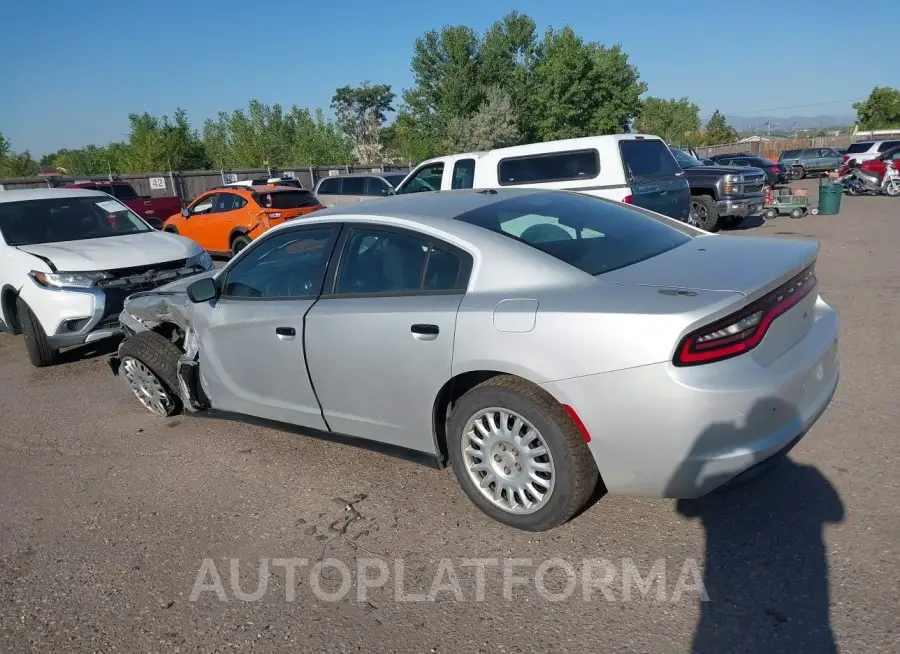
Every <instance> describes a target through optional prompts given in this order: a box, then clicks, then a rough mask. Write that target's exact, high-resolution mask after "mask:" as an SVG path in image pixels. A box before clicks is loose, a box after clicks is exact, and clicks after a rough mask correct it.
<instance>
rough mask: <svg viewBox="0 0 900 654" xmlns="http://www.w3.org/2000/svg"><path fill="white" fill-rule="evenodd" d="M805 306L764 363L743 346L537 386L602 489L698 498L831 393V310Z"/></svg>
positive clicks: (735, 475)
mask: <svg viewBox="0 0 900 654" xmlns="http://www.w3.org/2000/svg"><path fill="white" fill-rule="evenodd" d="M814 311H815V319H814V322H813V324H812V326H811V327H810V330H809V332H808V333H807V334H806V335H805V336H804V337H803V338H802V339H801V340H800V341H799V342H798V343H796V344H795V345H794V346H793V347H791V348H790V349H789V350H788V351H787V352H785V353H784V354H782V355H781V356H780V357H779V358H778V359H776V360H775V361H773V362H771V363H769V364H768V365H762V364H761V363H760V362H759V361H758V360H757V359H756V357H754V355H753V354H752V353H751V354H749V355H744V356H741V357H735V358H734V359H730V360H728V361H722V362H720V363H715V364H710V365H707V366H696V367H693V368H675V367H674V366H672V365H671V364H669V363H659V364H655V365H650V366H641V367H637V368H631V369H627V370H620V371H616V372H611V373H605V374H600V375H590V376H587V377H579V378H574V379H568V380H560V381H555V382H547V383H545V384H542V386H543V387H544V388H545V389H546V390H547V391H548V392H549V393H551V394H552V395H553V396H554V397H556V398H557V400H559V401H560V402H561V403H564V404H568V405H569V406H571V407H573V408H574V409H575V411H576V412H577V413H578V415H579V417H580V418H581V419H582V421H583V422H584V424H585V426H586V428H587V431H588V433H589V434H590V436H591V440H590V442H589V443H588V447H589V448H590V450H591V453H592V454H593V456H594V459H595V461H596V463H597V467H598V469H599V471H600V474H601V476H602V478H603V481H604V484H605V485H606V488H607V489H608V490H609V491H610V492H612V493H620V494H626V495H638V496H647V497H671V498H678V499H693V498H697V497H701V496H703V495H706V494H708V493H710V492H712V491H714V490H716V489H718V488H720V487H723V486H724V485H725V484H730V483H733V484H737V483H740V481H742V480H744V479H746V477H748V476H752V475H753V474H754V473H752V472H747V471H751V470H756V471H757V472H759V471H762V470H763V469H765V467H766V466H767V465H772V464H774V463H776V462H777V460H778V459H777V458H773V457H780V456H782V455H784V454H786V453H787V452H788V451H789V449H790V448H791V447H793V446H794V445H795V444H796V443H797V442H798V441H799V440H800V439H801V438H802V437H803V436H804V435H805V434H806V433H807V432H808V431H809V430H810V428H811V427H812V426H813V425H814V424H815V422H816V421H817V420H818V419H819V417H820V416H821V415H822V413H823V412H824V411H825V409H826V408H827V406H828V405H829V403H830V402H831V398H832V397H833V396H834V393H835V391H836V389H837V386H838V379H839V376H840V373H839V366H838V359H837V334H838V316H837V312H836V311H835V310H834V309H832V308H831V307H829V306H828V305H827V304H826V303H825V302H824V301H822V300H821V299H818V300H817V301H816V305H815V309H814ZM763 342H764V343H765V339H764V341H763ZM761 347H762V346H761ZM732 480H734V481H732Z"/></svg>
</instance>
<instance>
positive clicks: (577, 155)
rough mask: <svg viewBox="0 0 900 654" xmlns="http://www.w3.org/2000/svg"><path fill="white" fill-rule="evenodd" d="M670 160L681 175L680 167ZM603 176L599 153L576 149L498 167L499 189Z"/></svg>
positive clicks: (513, 159) (506, 162) (513, 160)
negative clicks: (517, 185)
mask: <svg viewBox="0 0 900 654" xmlns="http://www.w3.org/2000/svg"><path fill="white" fill-rule="evenodd" d="M666 152H667V153H668V154H669V158H670V159H671V160H672V163H673V164H674V165H675V167H676V169H677V170H678V171H679V172H680V171H681V168H679V167H678V164H677V163H676V162H675V159H673V158H672V154H671V153H669V150H668V148H666ZM599 174H600V155H599V154H598V153H597V151H596V150H573V151H570V152H551V153H547V154H538V155H529V156H525V157H509V158H507V159H501V160H500V163H499V164H497V177H498V181H499V182H500V186H515V185H516V184H538V183H541V182H563V181H570V180H576V179H594V178H595V177H596V176H597V175H599Z"/></svg>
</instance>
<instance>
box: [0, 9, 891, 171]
mask: <svg viewBox="0 0 900 654" xmlns="http://www.w3.org/2000/svg"><path fill="white" fill-rule="evenodd" d="M251 7H252V8H251ZM513 8H515V9H517V10H518V11H520V12H522V13H526V14H528V15H530V16H531V17H532V18H533V19H534V20H535V21H536V22H537V24H538V30H539V31H540V32H543V30H544V29H545V28H546V27H548V26H551V25H552V26H554V27H562V26H563V25H565V24H567V23H568V24H570V25H571V26H572V27H573V28H574V29H575V31H576V32H577V33H578V34H579V35H581V36H582V37H584V38H585V39H587V40H594V41H600V42H602V43H606V44H612V43H615V42H621V43H622V45H623V47H624V49H625V51H626V52H627V53H628V54H629V55H630V58H631V61H632V63H634V64H635V65H637V67H638V68H639V70H640V74H641V78H642V79H643V80H644V81H645V82H646V83H647V84H648V86H649V93H650V94H652V95H657V96H662V97H681V96H684V95H686V96H688V97H690V98H691V99H692V100H694V101H695V102H697V104H699V105H700V108H701V113H703V114H709V113H711V112H712V111H713V110H714V109H716V108H719V109H721V110H723V111H725V112H726V113H732V114H746V115H760V116H763V115H768V114H769V113H771V114H772V115H775V116H788V115H816V114H846V113H850V112H851V110H850V104H851V103H852V101H853V100H855V99H859V98H864V97H865V96H866V95H868V93H869V91H870V90H871V88H872V87H873V86H875V85H881V86H884V85H891V84H892V83H893V84H894V85H896V84H897V83H898V81H900V80H897V79H896V75H897V68H896V65H894V66H891V68H889V66H888V64H889V62H890V61H893V62H894V64H896V63H897V61H898V59H897V55H896V46H892V50H891V52H893V54H892V55H891V56H884V53H881V54H879V53H878V51H877V50H868V51H867V54H865V55H863V60H864V62H865V63H864V64H860V59H859V58H858V56H857V54H855V53H854V50H848V49H847V48H846V44H848V43H853V44H855V45H860V43H861V42H860V41H859V35H860V33H861V31H862V32H866V33H871V34H873V35H878V34H879V31H880V30H879V29H878V28H877V20H876V23H875V26H874V27H872V28H871V30H872V31H871V32H870V28H869V27H864V26H865V24H866V23H867V22H868V19H867V18H865V17H878V16H886V15H891V14H893V13H896V4H895V3H894V2H891V1H890V0H870V1H869V2H868V3H866V5H865V11H864V14H865V17H863V16H862V14H860V16H859V17H858V18H854V17H853V14H854V10H852V9H850V8H848V5H846V3H838V2H837V1H836V0H788V1H785V0H781V1H772V0H754V1H753V2H752V3H745V2H721V1H714V0H690V1H687V0H681V1H680V2H679V1H677V0H644V2H602V1H600V0H569V1H568V2H548V1H547V0H519V2H517V3H512V2H510V0H468V1H462V0H461V1H459V2H421V1H411V0H393V1H391V2H372V1H371V0H365V1H364V0H335V1H332V2H321V1H319V2H317V1H316V0H313V1H312V2H276V3H250V2H246V0H244V1H232V0H218V1H216V2H212V1H210V0H181V1H180V2H172V1H171V0H155V1H154V2H122V1H121V0H118V1H102V2H100V1H94V2H91V1H89V0H83V1H82V2H65V3H63V2H58V3H49V4H48V3H39V2H30V3H29V2H11V3H9V4H7V5H6V6H5V7H4V9H3V15H2V21H0V132H3V134H4V135H5V136H6V138H7V139H9V140H11V141H12V145H13V149H14V150H25V149H29V150H31V152H32V153H33V154H36V155H41V154H43V153H46V152H48V151H53V150H56V149H58V148H61V147H79V146H82V145H84V144H86V143H106V142H109V141H111V140H119V139H122V138H123V137H124V135H125V132H126V131H127V115H128V113H129V112H136V111H149V112H150V113H152V114H164V113H165V114H170V115H171V113H172V112H173V111H174V110H175V108H176V107H178V106H182V107H184V108H185V109H186V110H187V112H188V117H189V119H190V120H191V122H192V123H193V124H194V125H195V126H196V127H198V128H199V127H201V126H202V124H203V121H204V119H206V118H208V117H211V116H214V115H215V114H216V113H217V112H218V111H220V110H226V111H230V110H232V109H235V108H238V107H246V105H247V101H248V100H249V99H251V98H254V97H255V98H258V99H259V100H261V101H263V102H265V103H267V104H274V103H280V104H281V105H283V106H285V107H290V106H291V105H292V104H297V105H299V106H301V107H310V108H316V107H321V108H323V109H326V110H328V105H329V104H330V102H331V96H332V94H333V93H334V89H335V88H337V87H339V86H343V85H345V84H358V83H360V82H362V81H363V80H370V81H372V82H374V83H387V84H391V85H392V86H393V88H394V91H395V92H397V94H398V95H399V93H400V91H401V89H403V88H405V87H408V86H410V85H411V84H412V73H411V72H410V70H409V62H410V59H411V57H412V44H413V41H414V39H415V38H416V37H418V36H420V35H422V34H423V33H424V32H425V31H426V30H428V29H432V28H435V29H439V28H440V27H441V26H443V25H448V24H465V25H469V26H471V27H473V28H475V29H476V30H477V31H479V32H481V31H483V30H484V29H486V28H487V27H488V26H489V25H490V24H491V23H492V22H493V21H494V20H497V19H499V18H501V17H502V16H503V15H504V14H505V13H506V12H507V11H509V10H510V9H513ZM639 16H640V17H639ZM854 23H858V25H859V27H854ZM882 36H883V35H882ZM848 100H849V102H848ZM835 101H840V102H835ZM813 103H821V104H818V105H813ZM781 107H790V108H785V109H778V108H781ZM770 109H772V111H771V112H770V111H769V110H770ZM757 110H765V111H757ZM329 113H330V112H329Z"/></svg>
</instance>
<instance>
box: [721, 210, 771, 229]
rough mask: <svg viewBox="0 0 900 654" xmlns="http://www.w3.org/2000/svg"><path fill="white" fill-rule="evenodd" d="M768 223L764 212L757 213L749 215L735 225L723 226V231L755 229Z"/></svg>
mask: <svg viewBox="0 0 900 654" xmlns="http://www.w3.org/2000/svg"><path fill="white" fill-rule="evenodd" d="M765 224H766V219H765V218H763V216H762V214H757V215H755V216H747V217H746V218H744V219H743V220H742V221H741V222H739V223H738V224H737V225H735V226H734V227H729V226H727V225H723V226H722V230H721V231H723V232H740V231H743V230H745V229H755V228H756V227H762V226H763V225H765Z"/></svg>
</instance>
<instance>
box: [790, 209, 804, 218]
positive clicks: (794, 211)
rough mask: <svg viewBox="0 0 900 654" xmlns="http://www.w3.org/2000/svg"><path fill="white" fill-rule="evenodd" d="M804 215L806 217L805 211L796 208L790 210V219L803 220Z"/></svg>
mask: <svg viewBox="0 0 900 654" xmlns="http://www.w3.org/2000/svg"><path fill="white" fill-rule="evenodd" d="M804 215H806V210H805V209H800V208H797V209H792V210H791V218H803V216H804Z"/></svg>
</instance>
